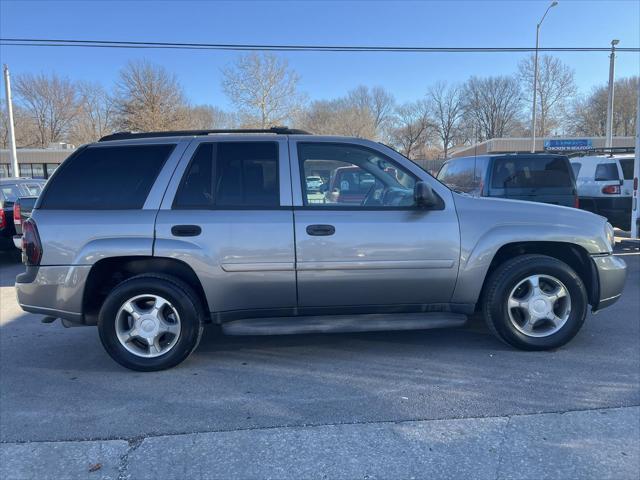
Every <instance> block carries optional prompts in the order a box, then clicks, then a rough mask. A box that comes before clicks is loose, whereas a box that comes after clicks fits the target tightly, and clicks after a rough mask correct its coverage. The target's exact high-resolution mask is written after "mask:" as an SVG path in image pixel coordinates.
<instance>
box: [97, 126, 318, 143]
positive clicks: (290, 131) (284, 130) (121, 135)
mask: <svg viewBox="0 0 640 480" xmlns="http://www.w3.org/2000/svg"><path fill="white" fill-rule="evenodd" d="M213 133H275V134H276V135H311V134H310V133H309V132H307V131H305V130H298V129H296V128H288V127H271V128H266V129H263V128H237V129H215V130H169V131H164V132H116V133H112V134H111V135H105V136H104V137H102V138H101V139H100V140H98V141H99V142H108V141H110V140H127V139H133V138H155V137H181V136H185V137H191V136H200V135H210V134H213Z"/></svg>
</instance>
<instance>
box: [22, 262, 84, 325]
mask: <svg viewBox="0 0 640 480" xmlns="http://www.w3.org/2000/svg"><path fill="white" fill-rule="evenodd" d="M90 270H91V266H90V265H86V266H85V265H82V266H39V267H34V266H29V267H27V271H26V272H25V273H22V274H20V275H18V276H17V277H16V296H17V298H18V304H19V305H20V307H21V308H22V309H23V310H24V311H25V312H30V313H39V314H42V315H48V316H52V317H57V318H63V319H65V320H69V321H71V322H74V323H83V315H82V298H83V295H84V285H85V282H86V280H87V277H88V275H89V271H90Z"/></svg>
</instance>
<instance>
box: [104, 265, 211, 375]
mask: <svg viewBox="0 0 640 480" xmlns="http://www.w3.org/2000/svg"><path fill="white" fill-rule="evenodd" d="M203 320H204V315H203V310H202V307H201V303H200V301H199V300H198V297H197V296H196V294H195V293H194V292H193V290H192V289H191V287H189V286H188V285H187V284H185V283H184V282H182V281H180V280H178V279H177V278H174V277H171V276H168V275H151V274H149V275H139V276H136V277H132V278H129V279H127V280H125V281H123V282H122V283H120V284H119V285H118V286H116V287H115V288H114V289H113V290H112V291H111V293H109V295H108V296H107V298H106V300H105V302H104V303H103V305H102V308H101V309H100V316H99V319H98V330H99V332H100V340H101V341H102V345H104V348H105V349H106V350H107V353H109V355H110V356H111V358H113V359H114V360H115V361H116V362H118V363H119V364H120V365H123V366H124V367H127V368H130V369H132V370H140V371H154V370H164V369H166V368H171V367H173V366H175V365H177V364H179V363H180V362H182V361H183V360H185V359H186V358H187V357H188V356H189V355H190V354H191V352H193V351H194V350H195V348H196V347H197V346H198V343H199V342H200V338H201V336H202V329H203Z"/></svg>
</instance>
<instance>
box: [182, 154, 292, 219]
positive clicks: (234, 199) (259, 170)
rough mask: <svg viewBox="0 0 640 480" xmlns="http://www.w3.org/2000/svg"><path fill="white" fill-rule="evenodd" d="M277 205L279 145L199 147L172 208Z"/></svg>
mask: <svg viewBox="0 0 640 480" xmlns="http://www.w3.org/2000/svg"><path fill="white" fill-rule="evenodd" d="M279 205H280V188H279V182H278V144H277V143H275V142H220V143H203V144H201V145H200V146H199V147H198V149H197V150H196V152H195V153H194V154H193V157H192V158H191V162H190V163H189V166H188V167H187V171H186V172H185V174H184V177H183V178H182V182H181V184H180V187H179V188H178V192H177V193H176V197H175V199H174V202H173V206H174V207H175V208H181V209H207V208H274V207H278V206H279Z"/></svg>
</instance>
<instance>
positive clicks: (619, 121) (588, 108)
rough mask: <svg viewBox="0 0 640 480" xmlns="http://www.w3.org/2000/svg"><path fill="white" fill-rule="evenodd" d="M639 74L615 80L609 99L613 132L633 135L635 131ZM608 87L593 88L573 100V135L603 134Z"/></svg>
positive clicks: (618, 134)
mask: <svg viewBox="0 0 640 480" xmlns="http://www.w3.org/2000/svg"><path fill="white" fill-rule="evenodd" d="M638 81H639V77H637V76H635V77H627V78H621V79H619V80H616V82H615V95H614V101H613V134H614V136H633V135H635V132H636V105H637V102H638ZM607 93H608V88H607V86H606V85H602V86H599V87H596V88H594V89H593V90H592V91H591V93H590V94H589V95H587V96H586V97H583V98H580V99H578V100H576V102H575V103H574V105H573V110H572V113H571V119H572V122H571V125H570V132H571V133H572V134H574V135H586V136H601V137H603V136H605V135H606V123H607Z"/></svg>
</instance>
